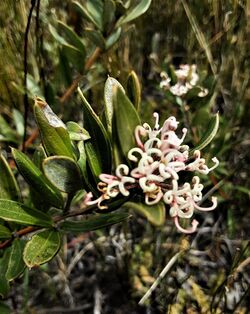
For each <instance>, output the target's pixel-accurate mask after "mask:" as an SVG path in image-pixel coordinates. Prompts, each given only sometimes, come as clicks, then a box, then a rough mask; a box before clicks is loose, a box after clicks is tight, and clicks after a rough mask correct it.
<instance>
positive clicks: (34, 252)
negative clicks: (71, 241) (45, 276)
mask: <svg viewBox="0 0 250 314" xmlns="http://www.w3.org/2000/svg"><path fill="white" fill-rule="evenodd" d="M60 245H61V236H60V233H59V232H58V231H55V230H45V231H41V232H39V233H37V234H35V235H34V236H33V237H32V238H31V240H30V241H29V242H27V244H26V246H25V248H24V253H23V259H24V261H25V264H26V265H27V266H28V267H29V268H32V267H35V266H39V265H41V264H44V263H46V262H49V261H50V260H51V259H52V258H53V257H54V256H55V255H56V253H57V252H58V250H59V249H60Z"/></svg>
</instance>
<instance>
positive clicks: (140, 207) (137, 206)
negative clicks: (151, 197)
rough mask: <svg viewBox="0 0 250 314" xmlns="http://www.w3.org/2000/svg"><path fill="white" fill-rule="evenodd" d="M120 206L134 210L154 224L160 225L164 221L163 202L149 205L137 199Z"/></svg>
mask: <svg viewBox="0 0 250 314" xmlns="http://www.w3.org/2000/svg"><path fill="white" fill-rule="evenodd" d="M122 207H125V208H127V209H133V210H135V211H136V212H138V214H140V215H142V216H144V217H146V218H147V219H148V221H149V222H150V223H151V224H153V225H155V226H161V225H163V224H164V222H165V215H166V213H165V205H164V203H163V202H160V203H158V204H155V205H150V206H149V205H146V204H145V203H143V202H142V201H140V200H139V199H138V200H136V201H134V202H127V203H125V204H124V205H123V206H122Z"/></svg>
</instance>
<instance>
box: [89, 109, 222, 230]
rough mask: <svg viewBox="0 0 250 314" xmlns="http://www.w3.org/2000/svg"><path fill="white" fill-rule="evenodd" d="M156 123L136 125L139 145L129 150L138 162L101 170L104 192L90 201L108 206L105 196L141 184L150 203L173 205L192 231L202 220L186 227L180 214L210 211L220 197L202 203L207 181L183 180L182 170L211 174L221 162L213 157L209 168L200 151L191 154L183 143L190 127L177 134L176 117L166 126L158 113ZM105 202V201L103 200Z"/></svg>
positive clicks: (174, 214)
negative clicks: (110, 171)
mask: <svg viewBox="0 0 250 314" xmlns="http://www.w3.org/2000/svg"><path fill="white" fill-rule="evenodd" d="M154 117H155V126H154V128H153V129H152V128H151V127H150V126H149V125H148V124H147V123H144V124H143V126H141V125H139V126H137V127H136V129H135V141H136V147H134V148H132V149H131V150H130V151H129V152H128V156H127V157H128V159H129V160H130V161H131V162H132V163H133V164H134V167H133V169H130V168H129V167H128V166H127V165H125V164H120V165H119V166H118V167H117V168H116V171H115V175H110V174H101V175H100V180H101V182H100V183H99V184H98V188H99V190H100V191H101V192H102V195H101V196H100V197H99V198H98V199H96V200H94V201H92V200H91V199H90V197H91V194H89V196H88V199H87V202H86V203H87V204H88V205H92V204H97V205H98V207H99V208H101V209H102V208H103V209H104V208H106V205H105V202H104V201H105V200H108V199H110V198H114V197H116V196H117V195H118V194H122V195H124V196H128V195H129V194H130V192H131V189H133V188H135V187H136V188H139V189H140V190H141V191H142V192H143V194H144V197H145V203H146V204H147V205H153V204H156V203H158V202H160V201H163V202H164V203H165V204H166V205H168V206H169V208H170V211H169V214H170V216H171V217H173V219H174V221H175V224H176V226H177V228H178V229H179V230H181V231H182V232H185V233H192V232H194V231H195V230H196V227H197V224H198V222H197V221H196V220H193V222H192V227H191V228H189V229H184V228H182V227H181V226H180V225H179V218H191V217H192V215H193V213H194V210H195V209H197V210H201V211H209V210H213V209H214V208H215V207H216V206H217V199H216V197H212V205H211V206H210V207H208V208H204V207H200V206H199V203H200V202H201V200H202V189H203V185H202V184H201V183H200V178H199V177H198V176H194V177H193V178H192V181H191V183H189V182H184V183H183V182H182V179H181V177H182V175H181V173H180V172H182V171H189V172H197V173H202V174H208V173H209V172H210V171H211V170H213V169H214V168H216V167H217V166H218V164H219V161H218V160H217V158H213V159H212V161H213V162H214V165H213V167H211V168H208V166H207V165H206V163H205V159H204V158H201V154H200V151H198V150H196V151H194V153H193V155H192V156H189V154H190V153H189V146H188V145H183V144H182V143H183V140H184V138H185V136H186V133H187V129H185V128H184V129H183V130H182V133H183V135H182V137H181V138H179V137H178V136H177V134H176V129H177V126H178V123H179V122H177V121H176V119H175V117H170V118H168V119H167V120H166V121H165V122H164V124H163V126H162V128H160V126H159V115H158V114H157V113H154ZM103 202H104V204H103Z"/></svg>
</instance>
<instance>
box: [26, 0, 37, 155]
mask: <svg viewBox="0 0 250 314" xmlns="http://www.w3.org/2000/svg"><path fill="white" fill-rule="evenodd" d="M35 5H36V0H31V7H30V11H29V15H28V21H27V25H26V29H25V33H24V59H23V68H24V69H23V71H24V78H23V85H24V96H23V103H24V134H23V151H25V138H26V133H27V122H28V121H27V120H28V110H29V101H28V91H27V75H28V39H29V31H30V24H31V17H32V12H33V10H34V8H35Z"/></svg>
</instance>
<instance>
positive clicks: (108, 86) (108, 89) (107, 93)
mask: <svg viewBox="0 0 250 314" xmlns="http://www.w3.org/2000/svg"><path fill="white" fill-rule="evenodd" d="M114 86H118V87H120V89H121V90H122V91H123V92H124V93H125V90H124V88H123V87H122V85H121V84H120V83H119V82H118V81H117V80H116V79H115V78H113V77H108V78H107V80H106V82H105V87H104V110H105V118H106V123H107V128H108V131H109V133H110V134H111V133H112V120H113V113H114V105H113V95H114V91H115V89H114Z"/></svg>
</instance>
